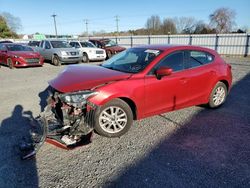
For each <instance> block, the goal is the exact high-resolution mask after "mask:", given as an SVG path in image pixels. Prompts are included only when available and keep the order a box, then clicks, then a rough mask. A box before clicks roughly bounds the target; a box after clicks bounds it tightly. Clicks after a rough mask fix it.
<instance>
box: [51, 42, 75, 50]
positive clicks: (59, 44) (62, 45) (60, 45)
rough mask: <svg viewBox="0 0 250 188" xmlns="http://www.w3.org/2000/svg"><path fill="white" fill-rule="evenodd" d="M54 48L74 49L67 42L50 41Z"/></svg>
mask: <svg viewBox="0 0 250 188" xmlns="http://www.w3.org/2000/svg"><path fill="white" fill-rule="evenodd" d="M50 43H51V45H52V47H53V48H72V46H70V45H69V44H68V43H67V42H66V41H50Z"/></svg>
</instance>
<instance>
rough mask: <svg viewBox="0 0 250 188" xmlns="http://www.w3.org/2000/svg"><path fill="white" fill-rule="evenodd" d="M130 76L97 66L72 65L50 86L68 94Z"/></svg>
mask: <svg viewBox="0 0 250 188" xmlns="http://www.w3.org/2000/svg"><path fill="white" fill-rule="evenodd" d="M130 76H131V74H127V73H122V72H119V71H115V70H110V69H106V68H104V67H101V66H96V65H71V66H68V67H67V68H65V70H64V71H62V72H61V73H60V74H59V75H58V76H57V77H56V78H55V79H53V80H51V81H50V82H49V84H50V85H51V86H52V87H54V88H56V89H57V90H58V91H60V92H63V93H66V92H72V91H80V90H88V89H91V88H93V87H96V86H99V85H102V84H106V83H109V82H113V81H117V80H121V79H127V78H129V77H130Z"/></svg>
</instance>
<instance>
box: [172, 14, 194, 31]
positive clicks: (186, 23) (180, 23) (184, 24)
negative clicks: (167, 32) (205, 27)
mask: <svg viewBox="0 0 250 188" xmlns="http://www.w3.org/2000/svg"><path fill="white" fill-rule="evenodd" d="M175 23H176V27H177V31H178V33H185V34H190V33H193V31H194V29H195V25H196V20H195V19H194V18H193V17H180V18H175Z"/></svg>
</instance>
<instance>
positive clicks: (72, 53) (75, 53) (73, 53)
mask: <svg viewBox="0 0 250 188" xmlns="http://www.w3.org/2000/svg"><path fill="white" fill-rule="evenodd" d="M70 54H71V55H78V54H77V52H70Z"/></svg>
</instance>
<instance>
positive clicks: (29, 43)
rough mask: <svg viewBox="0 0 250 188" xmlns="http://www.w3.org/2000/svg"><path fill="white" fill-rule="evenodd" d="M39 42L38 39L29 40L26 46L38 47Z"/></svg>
mask: <svg viewBox="0 0 250 188" xmlns="http://www.w3.org/2000/svg"><path fill="white" fill-rule="evenodd" d="M40 42H41V41H38V40H31V41H29V42H28V46H31V47H39V45H40Z"/></svg>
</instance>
